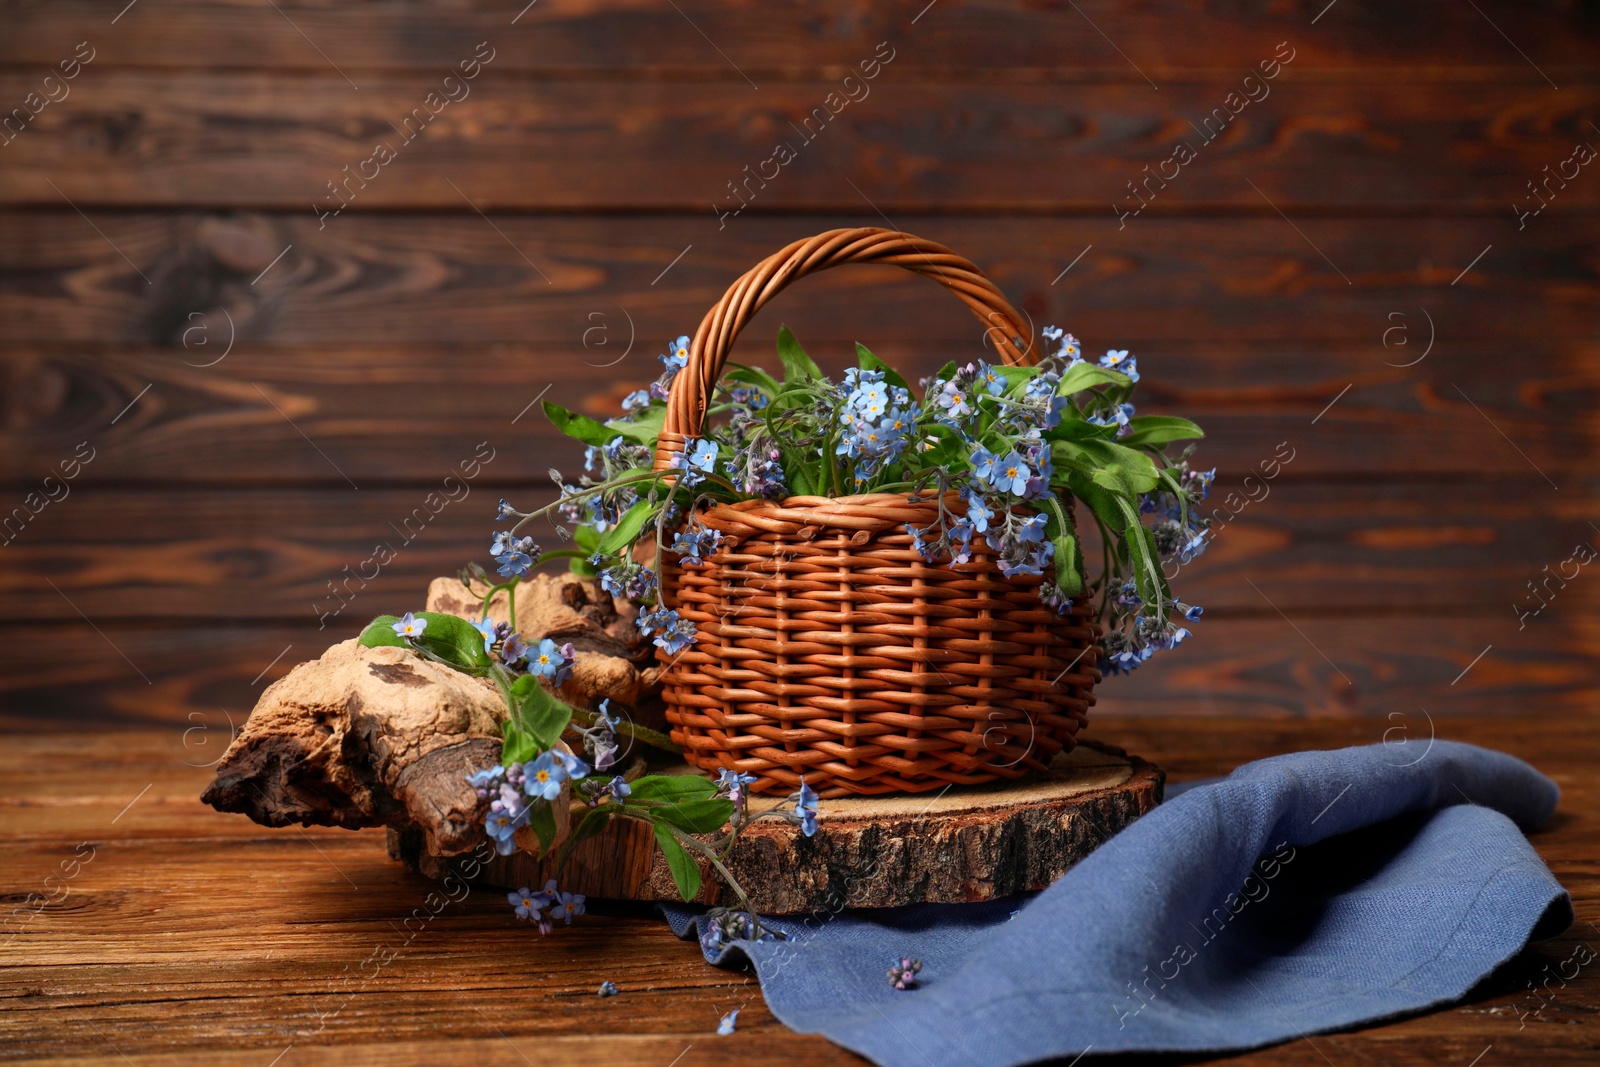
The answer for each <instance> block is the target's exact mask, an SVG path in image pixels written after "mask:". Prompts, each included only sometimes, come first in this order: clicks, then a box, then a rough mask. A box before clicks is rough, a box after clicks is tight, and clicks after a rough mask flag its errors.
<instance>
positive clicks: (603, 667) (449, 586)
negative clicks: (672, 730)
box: [426, 574, 664, 725]
mask: <svg viewBox="0 0 1600 1067" xmlns="http://www.w3.org/2000/svg"><path fill="white" fill-rule="evenodd" d="M507 600H508V598H507V597H506V595H505V594H504V593H497V594H496V595H495V597H494V599H493V600H491V601H490V602H489V617H490V618H491V619H493V620H494V621H496V622H506V621H507V620H508V619H509V610H508V604H507ZM482 604H483V598H482V597H477V596H474V595H472V593H471V592H470V591H469V590H468V589H467V587H466V586H464V585H462V584H461V582H459V581H457V580H456V579H454V578H435V579H434V580H433V582H432V584H430V585H429V586H428V601H427V608H426V610H428V611H437V612H443V613H445V614H449V615H459V616H461V617H462V618H464V619H469V620H472V621H477V620H478V619H480V618H482V614H481V612H480V609H481V607H482ZM637 614H638V609H637V608H635V607H633V606H632V605H631V604H629V603H627V602H626V601H623V600H618V599H616V598H614V597H612V596H611V594H609V593H607V592H606V591H605V590H603V589H601V588H600V587H599V586H598V585H597V584H596V583H595V582H593V581H589V580H586V579H583V578H579V577H578V576H577V575H574V574H558V575H548V574H539V575H535V576H534V577H533V578H531V579H529V580H527V581H525V582H523V583H522V584H521V585H520V586H518V587H517V620H516V630H517V632H518V633H520V634H522V635H523V637H524V638H526V639H528V640H530V641H535V642H537V641H538V640H540V639H541V638H545V637H548V638H550V639H551V640H553V641H555V642H556V643H557V644H558V645H559V644H565V643H566V642H569V641H570V642H571V643H572V646H573V648H574V649H576V650H577V653H578V657H577V659H576V661H575V662H574V664H573V672H572V678H571V679H570V680H569V681H568V682H567V684H566V685H564V686H562V688H561V691H560V692H561V696H562V698H563V699H565V700H566V701H567V702H568V703H571V704H576V705H581V706H585V707H592V706H593V705H595V704H597V703H599V702H600V701H601V700H602V699H607V698H609V699H611V700H614V701H618V702H620V703H622V704H624V705H627V706H628V707H630V708H637V707H639V706H640V705H643V704H647V703H649V702H650V701H651V698H653V697H655V696H657V695H658V693H659V687H658V686H657V683H656V675H657V673H658V668H657V666H656V661H655V646H654V645H652V644H651V643H650V641H649V639H648V638H646V637H645V636H644V634H643V633H641V632H640V630H639V627H638V626H636V625H634V618H635V616H637ZM663 721H664V720H663ZM645 725H650V724H649V723H646V724H645Z"/></svg>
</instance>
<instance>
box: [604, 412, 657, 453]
mask: <svg viewBox="0 0 1600 1067" xmlns="http://www.w3.org/2000/svg"><path fill="white" fill-rule="evenodd" d="M666 421H667V406H666V405H665V404H651V405H650V406H648V407H644V408H640V409H638V410H637V411H635V412H634V413H633V414H632V415H631V416H630V417H628V418H626V419H612V420H611V421H610V422H608V423H606V426H607V427H609V428H610V429H613V430H615V431H616V432H617V433H619V434H621V435H622V436H623V437H626V438H627V439H628V440H630V441H632V442H633V443H634V444H639V445H649V446H650V447H651V448H654V447H655V446H656V438H658V437H660V436H661V427H662V426H663V425H665V424H666ZM605 443H607V444H609V443H610V438H607V439H606V441H605Z"/></svg>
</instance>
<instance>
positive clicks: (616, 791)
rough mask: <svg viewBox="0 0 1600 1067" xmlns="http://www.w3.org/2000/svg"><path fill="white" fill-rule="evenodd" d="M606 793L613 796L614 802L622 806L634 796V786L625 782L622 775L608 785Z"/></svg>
mask: <svg viewBox="0 0 1600 1067" xmlns="http://www.w3.org/2000/svg"><path fill="white" fill-rule="evenodd" d="M605 791H606V792H607V793H609V794H611V799H612V800H615V801H616V802H617V803H619V804H620V803H622V801H623V800H624V799H625V798H627V797H631V796H632V795H633V786H631V785H629V784H628V783H627V782H625V781H623V778H622V775H620V774H619V775H617V776H616V777H614V778H612V779H611V781H609V782H607V783H606V789H605Z"/></svg>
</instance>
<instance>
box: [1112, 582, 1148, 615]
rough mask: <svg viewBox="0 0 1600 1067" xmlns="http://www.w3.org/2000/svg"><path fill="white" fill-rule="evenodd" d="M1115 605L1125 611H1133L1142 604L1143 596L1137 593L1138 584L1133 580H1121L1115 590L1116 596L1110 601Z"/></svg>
mask: <svg viewBox="0 0 1600 1067" xmlns="http://www.w3.org/2000/svg"><path fill="white" fill-rule="evenodd" d="M1111 603H1112V604H1113V605H1114V606H1115V607H1117V608H1120V609H1121V610H1123V611H1125V612H1130V613H1131V612H1135V611H1138V610H1139V608H1140V607H1141V606H1142V605H1143V604H1144V598H1143V597H1141V596H1140V595H1139V586H1138V585H1137V584H1136V583H1134V582H1131V581H1129V582H1123V583H1122V587H1121V588H1120V589H1119V590H1118V591H1117V595H1116V597H1115V598H1114V599H1113V600H1112V602H1111Z"/></svg>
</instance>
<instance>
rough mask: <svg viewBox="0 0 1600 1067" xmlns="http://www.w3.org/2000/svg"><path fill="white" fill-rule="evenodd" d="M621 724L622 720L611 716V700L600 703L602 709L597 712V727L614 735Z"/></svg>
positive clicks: (608, 698) (595, 721) (595, 722)
mask: <svg viewBox="0 0 1600 1067" xmlns="http://www.w3.org/2000/svg"><path fill="white" fill-rule="evenodd" d="M621 722H622V720H621V719H619V718H617V717H616V716H614V715H612V714H611V698H610V697H607V698H606V699H604V700H602V701H600V708H599V710H598V711H596V712H595V720H594V724H595V726H596V727H598V728H599V729H602V730H609V731H611V732H612V733H615V732H616V729H617V726H618V725H619V724H620V723H621Z"/></svg>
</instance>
